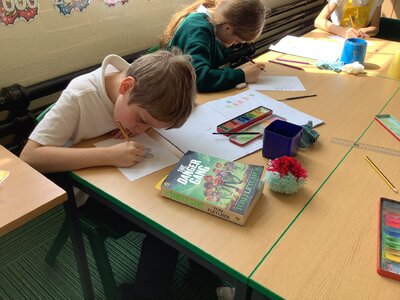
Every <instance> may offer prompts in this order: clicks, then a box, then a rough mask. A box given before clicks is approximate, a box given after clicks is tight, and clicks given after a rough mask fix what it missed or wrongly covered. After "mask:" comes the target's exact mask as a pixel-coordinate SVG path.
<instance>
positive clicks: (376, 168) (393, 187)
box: [365, 156, 398, 193]
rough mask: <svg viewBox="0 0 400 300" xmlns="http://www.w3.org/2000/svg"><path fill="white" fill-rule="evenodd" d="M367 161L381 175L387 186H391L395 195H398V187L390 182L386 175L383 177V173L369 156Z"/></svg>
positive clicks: (366, 157)
mask: <svg viewBox="0 0 400 300" xmlns="http://www.w3.org/2000/svg"><path fill="white" fill-rule="evenodd" d="M365 159H366V160H367V162H368V163H369V164H370V165H371V167H372V168H374V170H375V171H376V172H377V173H378V174H379V176H381V178H382V179H383V180H384V181H385V182H386V183H387V185H388V186H390V188H391V189H392V190H393V191H394V192H395V193H397V192H398V191H397V189H396V187H395V186H394V185H393V184H392V183H391V182H390V181H389V179H387V177H386V176H385V175H383V173H382V171H381V170H379V169H378V167H377V166H376V165H375V164H374V163H373V162H372V160H370V159H369V157H368V156H365Z"/></svg>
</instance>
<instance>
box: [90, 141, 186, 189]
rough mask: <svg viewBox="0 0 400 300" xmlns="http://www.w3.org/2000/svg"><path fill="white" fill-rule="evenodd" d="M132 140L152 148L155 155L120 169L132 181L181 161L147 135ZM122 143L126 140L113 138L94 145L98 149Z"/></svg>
mask: <svg viewBox="0 0 400 300" xmlns="http://www.w3.org/2000/svg"><path fill="white" fill-rule="evenodd" d="M130 139H131V140H132V141H135V142H137V143H140V144H142V145H143V146H144V147H145V148H150V149H151V153H152V154H153V157H150V158H144V159H143V160H141V161H140V162H138V163H136V164H134V165H133V166H131V167H129V168H118V170H120V171H121V172H122V174H124V175H125V176H126V177H127V178H128V179H129V180H130V181H133V180H136V179H139V178H141V177H144V176H146V175H149V174H151V173H154V172H157V171H159V170H161V169H164V168H166V167H168V166H170V165H172V164H175V163H177V162H178V161H179V159H178V158H177V157H176V156H175V155H174V154H172V153H171V152H169V151H168V150H167V149H166V148H165V147H164V146H163V145H161V144H160V143H159V142H157V141H156V140H154V139H153V138H151V137H149V136H148V135H147V134H141V135H138V136H135V137H133V138H130ZM122 142H124V140H121V139H113V138H112V139H108V140H104V141H101V142H99V143H96V144H94V145H95V146H96V147H110V146H113V145H116V144H118V143H122Z"/></svg>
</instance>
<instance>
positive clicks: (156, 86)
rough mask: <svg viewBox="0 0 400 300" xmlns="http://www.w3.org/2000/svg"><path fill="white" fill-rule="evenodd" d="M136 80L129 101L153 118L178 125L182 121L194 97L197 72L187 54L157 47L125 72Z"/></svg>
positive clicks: (177, 50)
mask: <svg viewBox="0 0 400 300" xmlns="http://www.w3.org/2000/svg"><path fill="white" fill-rule="evenodd" d="M126 75H127V76H132V77H133V78H135V80H136V84H135V87H134V89H133V91H132V92H131V95H130V102H129V103H135V104H137V105H139V106H140V107H142V108H143V109H145V110H147V112H148V113H149V114H150V115H151V116H152V117H153V118H155V119H156V120H158V121H162V122H167V123H170V124H171V125H170V127H169V128H178V127H181V126H182V125H183V123H185V121H186V120H187V118H188V117H189V115H190V113H191V112H192V109H193V106H194V103H195V100H196V95H197V91H196V74H195V72H194V69H193V67H192V64H191V62H190V56H189V55H183V54H182V52H181V51H180V50H179V49H178V48H173V49H171V51H166V50H159V51H156V52H154V53H150V54H146V55H143V56H141V57H139V58H138V59H136V60H135V61H134V62H133V63H132V64H131V66H130V67H129V69H128V70H127V72H126Z"/></svg>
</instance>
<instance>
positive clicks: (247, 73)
mask: <svg viewBox="0 0 400 300" xmlns="http://www.w3.org/2000/svg"><path fill="white" fill-rule="evenodd" d="M264 68H265V65H264V64H259V63H256V64H244V65H242V66H240V67H239V69H242V70H243V72H244V77H245V81H246V83H253V82H256V81H257V80H258V78H259V77H260V74H261V72H263V70H262V69H264Z"/></svg>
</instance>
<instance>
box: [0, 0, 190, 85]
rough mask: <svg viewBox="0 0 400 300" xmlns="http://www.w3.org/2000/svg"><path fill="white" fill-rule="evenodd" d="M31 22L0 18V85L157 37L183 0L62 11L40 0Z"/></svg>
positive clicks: (47, 74)
mask: <svg viewBox="0 0 400 300" xmlns="http://www.w3.org/2000/svg"><path fill="white" fill-rule="evenodd" d="M39 2H40V4H39V15H38V16H37V17H36V19H34V20H33V21H32V22H31V23H26V22H25V21H18V22H16V23H15V24H14V25H13V26H12V27H10V26H7V27H6V26H5V25H4V24H0V88H2V87H6V86H9V85H11V84H13V83H20V84H22V85H24V86H27V85H31V84H34V83H37V82H41V81H43V80H46V79H49V78H53V77H56V76H58V75H62V74H65V73H68V72H71V71H76V70H80V69H82V68H85V67H89V66H92V65H95V64H98V63H100V62H101V60H102V59H103V58H104V56H105V55H107V54H110V53H115V54H119V55H126V54H131V53H135V52H137V51H140V50H144V49H146V48H148V47H151V46H153V45H155V44H157V42H158V37H159V35H160V34H161V32H162V31H163V29H164V27H165V24H166V23H167V21H168V19H169V17H170V16H171V14H172V13H173V12H174V11H176V10H177V8H178V7H180V6H181V5H182V4H183V3H188V2H191V1H183V0H130V1H129V2H128V3H127V4H125V5H121V4H119V5H117V6H115V7H112V8H108V7H107V6H106V5H105V4H104V2H103V1H102V0H92V1H91V4H90V5H89V7H87V9H86V10H84V11H83V12H77V11H75V12H73V13H72V14H71V15H70V16H61V15H60V14H58V12H57V11H56V10H55V9H54V7H53V6H52V3H53V2H54V1H39Z"/></svg>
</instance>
